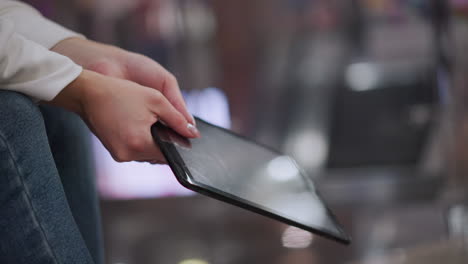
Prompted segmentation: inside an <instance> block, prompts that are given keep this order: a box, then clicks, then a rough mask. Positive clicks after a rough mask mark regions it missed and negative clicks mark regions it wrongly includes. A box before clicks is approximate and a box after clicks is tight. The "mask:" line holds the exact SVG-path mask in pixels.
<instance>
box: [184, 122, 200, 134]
mask: <svg viewBox="0 0 468 264" xmlns="http://www.w3.org/2000/svg"><path fill="white" fill-rule="evenodd" d="M187 129H188V130H189V131H190V133H192V135H193V136H195V137H198V136H199V135H200V132H199V131H198V129H197V128H196V127H195V126H194V125H192V124H187Z"/></svg>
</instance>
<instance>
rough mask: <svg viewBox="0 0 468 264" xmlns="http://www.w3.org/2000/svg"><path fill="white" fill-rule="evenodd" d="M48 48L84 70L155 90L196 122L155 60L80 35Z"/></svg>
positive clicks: (171, 78)
mask: <svg viewBox="0 0 468 264" xmlns="http://www.w3.org/2000/svg"><path fill="white" fill-rule="evenodd" d="M51 50H52V51H55V52H57V53H60V54H62V55H65V56H67V57H69V58H70V59H72V60H73V61H74V62H75V63H77V64H79V65H81V66H82V67H83V68H85V69H87V70H90V71H94V72H98V73H101V74H103V75H106V76H111V77H115V78H119V79H124V80H129V81H132V82H135V83H138V84H140V85H142V86H145V87H150V88H153V89H156V90H158V91H159V92H161V93H162V94H163V95H164V96H165V97H166V98H167V100H168V101H169V102H170V103H171V104H172V105H173V106H174V108H175V109H177V110H178V111H179V112H180V113H181V114H182V115H183V116H184V117H185V118H186V120H187V121H188V122H190V123H192V124H193V125H195V120H194V119H193V116H192V115H191V114H190V113H189V111H188V110H187V107H186V105H185V102H184V99H183V98H182V95H181V92H180V89H179V85H178V83H177V80H176V78H175V77H174V75H172V74H171V73H170V72H168V71H167V70H166V69H164V68H163V67H162V66H161V65H159V64H158V63H157V62H155V61H154V60H152V59H150V58H148V57H145V56H143V55H141V54H137V53H132V52H128V51H126V50H123V49H120V48H117V47H115V46H111V45H106V44H102V43H98V42H94V41H91V40H87V39H80V38H68V39H65V40H62V41H60V42H59V43H58V44H57V45H55V46H54V47H53V48H52V49H51Z"/></svg>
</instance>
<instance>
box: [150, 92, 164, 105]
mask: <svg viewBox="0 0 468 264" xmlns="http://www.w3.org/2000/svg"><path fill="white" fill-rule="evenodd" d="M151 101H152V102H153V103H155V104H161V103H162V102H163V101H164V98H163V95H162V93H160V92H159V91H156V90H154V91H153V93H152V96H151Z"/></svg>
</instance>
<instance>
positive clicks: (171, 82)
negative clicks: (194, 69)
mask: <svg viewBox="0 0 468 264" xmlns="http://www.w3.org/2000/svg"><path fill="white" fill-rule="evenodd" d="M167 83H168V84H169V86H177V85H178V81H177V78H176V77H175V76H174V74H172V73H168V74H167Z"/></svg>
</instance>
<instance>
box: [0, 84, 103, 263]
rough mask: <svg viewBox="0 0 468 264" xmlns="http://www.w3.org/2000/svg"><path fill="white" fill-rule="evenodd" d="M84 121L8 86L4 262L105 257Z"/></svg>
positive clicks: (0, 253)
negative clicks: (41, 103)
mask: <svg viewBox="0 0 468 264" xmlns="http://www.w3.org/2000/svg"><path fill="white" fill-rule="evenodd" d="M85 129H86V128H85V126H84V124H83V122H82V121H81V120H80V119H79V118H78V117H77V116H76V115H74V114H72V113H69V112H66V111H64V110H62V109H59V108H55V107H50V106H41V107H38V106H37V105H36V104H34V103H33V102H32V101H31V100H30V99H29V98H28V97H26V96H24V95H21V94H18V93H14V92H10V91H4V90H0V263H2V264H3V263H14V264H22V263H28V264H39V263H40V264H46V263H47V264H48V263H60V264H62V263H63V264H65V263H66V264H69V263H80V264H83V263H94V264H100V263H103V261H102V260H103V257H102V250H101V249H102V245H101V244H102V243H101V230H100V217H99V208H98V199H97V194H96V187H95V179H94V175H93V171H94V170H93V166H92V165H93V162H92V160H91V156H90V155H89V149H88V148H89V144H88V143H89V142H87V141H88V137H87V135H88V134H87V133H86V132H85V131H86V130H85Z"/></svg>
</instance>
